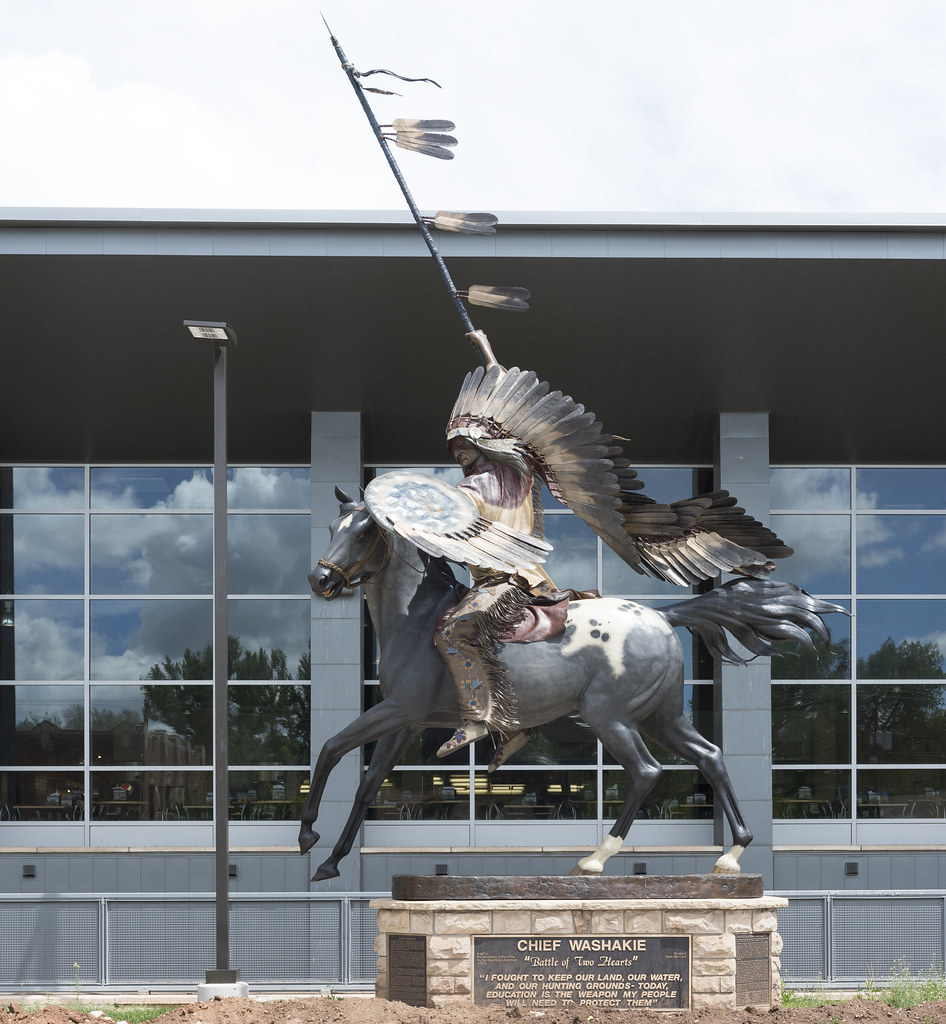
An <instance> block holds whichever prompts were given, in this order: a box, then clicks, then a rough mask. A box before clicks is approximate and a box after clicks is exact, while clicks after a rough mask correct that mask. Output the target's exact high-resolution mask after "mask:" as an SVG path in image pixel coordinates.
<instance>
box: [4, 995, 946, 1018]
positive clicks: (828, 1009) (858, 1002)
mask: <svg viewBox="0 0 946 1024" xmlns="http://www.w3.org/2000/svg"><path fill="white" fill-rule="evenodd" d="M119 1020H120V1018H119ZM157 1020H158V1022H159V1024H914V1022H915V1024H946V1001H943V1002H935V1003H921V1004H919V1005H918V1006H914V1007H912V1008H910V1009H907V1010H896V1009H893V1008H892V1007H890V1006H888V1005H887V1004H886V1003H880V1002H874V1001H872V1000H866V999H853V1000H848V1001H847V1002H844V1003H841V1004H838V1005H830V1006H820V1007H815V1008H785V1009H783V1008H781V1007H773V1008H771V1009H770V1008H768V1007H764V1008H762V1007H751V1006H750V1007H746V1008H745V1009H739V1010H719V1009H713V1010H701V1011H697V1012H692V1011H680V1012H676V1011H675V1012H671V1013H658V1012H655V1011H651V1010H598V1009H592V1008H590V1007H587V1006H586V1007H581V1006H572V1007H569V1008H567V1009H556V1010H548V1011H539V1010H527V1009H520V1008H518V1007H513V1008H511V1009H506V1008H503V1007H493V1006H489V1007H485V1006H484V1007H481V1006H457V1007H451V1008H448V1009H439V1010H428V1009H424V1008H422V1007H416V1006H407V1005H405V1004H404V1003H391V1002H387V1001H386V1000H384V999H373V998H368V999H364V998H348V999H345V998H342V999H333V998H328V999H321V998H311V999H309V998H306V999H276V1000H270V1001H262V1000H255V999H215V1000H213V1001H212V1002H207V1003H189V1004H188V1005H187V1006H182V1007H178V1008H176V1009H174V1010H169V1011H168V1012H167V1013H165V1014H164V1015H163V1016H161V1017H158V1018H157ZM111 1021H112V1018H110V1017H102V1016H97V1017H96V1016H93V1015H91V1014H88V1013H82V1012H80V1011H77V1010H72V1009H69V1008H68V1007H67V1006H55V1005H50V1006H44V1007H42V1008H40V1009H35V1008H31V1007H22V1008H21V1007H19V1006H17V1005H16V1004H12V1005H11V1004H4V1005H3V1006H2V1008H0V1024H111Z"/></svg>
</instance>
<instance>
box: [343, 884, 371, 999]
mask: <svg viewBox="0 0 946 1024" xmlns="http://www.w3.org/2000/svg"><path fill="white" fill-rule="evenodd" d="M368 902H369V901H368V900H352V901H351V908H350V912H349V920H350V922H351V932H350V944H349V948H350V950H351V953H350V956H349V968H348V970H349V980H350V981H351V982H352V983H353V984H358V983H359V982H361V983H365V984H373V983H374V980H375V978H376V977H377V974H378V954H377V953H376V952H375V948H374V940H375V938H376V937H377V934H378V912H377V911H376V910H372V909H371V908H370V907H369V906H368Z"/></svg>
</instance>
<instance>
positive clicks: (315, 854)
mask: <svg viewBox="0 0 946 1024" xmlns="http://www.w3.org/2000/svg"><path fill="white" fill-rule="evenodd" d="M361 479H362V451H361V414H360V413H357V412H314V413H312V559H311V561H312V565H315V563H316V562H317V561H318V560H319V559H320V558H321V557H322V555H323V554H324V553H325V551H326V550H327V548H328V543H329V532H328V526H329V523H331V522H332V520H333V519H334V518H335V517H336V516H337V515H338V499H337V498H336V497H335V487H336V485H337V486H338V487H340V488H341V489H342V490H343V491H345V493H346V494H348V495H349V496H350V497H352V498H353V499H354V500H355V501H357V500H358V496H359V488H360V487H361ZM363 607H364V601H363V596H362V592H361V591H360V590H355V591H354V592H352V593H350V594H349V593H346V594H344V595H342V596H341V597H338V598H336V599H335V600H334V601H323V600H322V598H320V597H315V596H314V595H313V597H312V633H311V636H312V760H313V762H314V761H315V759H316V757H318V753H319V750H320V749H321V747H322V744H323V743H324V742H325V741H326V740H327V739H328V738H329V737H330V736H333V735H334V734H335V733H337V732H339V731H340V730H341V729H343V728H344V727H345V726H346V725H348V724H349V723H350V722H351V721H352V720H353V719H355V718H357V716H358V715H360V714H361V699H362V698H361V691H362V688H363V685H364V669H363V665H362V650H363V647H364V644H363V640H362V638H363V628H362V615H363V612H362V609H363ZM360 780H361V751H360V750H353V751H352V752H351V753H350V754H347V755H346V756H345V757H344V758H342V760H341V762H340V763H339V765H338V766H337V767H336V768H335V770H334V771H333V772H332V776H331V778H330V779H329V783H328V786H327V788H326V790H325V796H324V798H323V800H322V807H321V810H320V812H319V818H318V821H317V822H316V826H315V827H316V831H317V832H319V833H320V835H321V839H320V840H319V842H318V843H317V844H316V846H315V847H314V848H313V849H312V851H311V853H310V854H309V860H310V864H311V867H312V871H311V872H310V874H312V873H314V872H315V869H316V868H317V867H318V865H319V864H321V863H322V861H324V860H325V858H326V857H327V856H328V854H329V852H330V851H331V848H332V847H333V846H334V845H335V841H336V840H337V839H338V837H339V835H340V833H341V831H342V826H343V825H344V823H345V820H346V819H347V817H348V812H349V811H350V809H351V805H352V801H353V799H354V796H355V790H356V789H357V787H358V783H359V782H360ZM339 870H340V871H341V874H340V875H339V877H338V878H336V879H333V880H331V881H329V882H318V883H315V884H314V885H313V888H317V889H319V890H320V891H327V890H330V891H335V892H345V891H350V890H355V891H358V890H360V889H361V858H360V856H359V853H358V844H357V843H356V844H355V846H354V847H353V848H352V852H351V854H350V855H349V856H348V857H346V858H345V859H344V860H343V861H342V862H341V864H340V865H339Z"/></svg>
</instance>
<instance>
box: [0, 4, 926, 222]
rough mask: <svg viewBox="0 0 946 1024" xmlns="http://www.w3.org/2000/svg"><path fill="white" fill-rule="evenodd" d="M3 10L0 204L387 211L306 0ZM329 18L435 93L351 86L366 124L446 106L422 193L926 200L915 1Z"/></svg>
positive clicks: (376, 61)
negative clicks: (450, 134) (369, 111)
mask: <svg viewBox="0 0 946 1024" xmlns="http://www.w3.org/2000/svg"><path fill="white" fill-rule="evenodd" d="M6 8H8V9H7V10H6V11H5V14H6V16H7V17H6V25H5V27H6V28H7V31H6V33H5V39H6V40H7V42H6V46H5V50H4V49H0V88H2V89H3V94H4V95H5V96H6V97H8V99H9V98H12V101H11V102H8V103H7V105H6V106H5V111H4V115H5V116H4V125H3V126H2V127H0V159H2V163H0V167H2V170H0V178H2V182H3V186H4V188H3V194H4V197H5V198H4V201H5V202H7V203H13V204H17V205H47V204H50V205H64V204H66V205H68V204H74V205H104V206H133V207H135V206H157V207H162V206H171V207H175V206H181V207H194V206H197V207H210V208H221V207H249V208H254V207H258V208H264V209H265V208H304V209H319V208H332V209H344V208H355V209H395V208H402V206H403V203H402V200H401V197H400V194H399V192H398V189H397V186H396V185H395V183H394V181H393V179H392V177H391V175H390V174H389V173H388V171H387V169H386V167H385V164H384V160H383V158H382V156H381V154H380V153H379V152H378V147H377V145H376V143H375V141H374V140H373V139H372V137H371V133H370V131H369V129H368V126H367V124H366V123H365V122H364V118H363V117H362V114H361V112H360V110H359V109H358V104H357V102H356V100H355V97H354V96H353V95H352V91H351V88H350V86H349V83H348V82H347V81H346V79H345V76H344V75H343V73H342V72H341V70H340V68H339V66H338V61H337V58H336V56H335V54H334V53H333V51H332V49H331V47H330V45H329V43H328V40H327V38H326V35H325V30H324V26H323V25H322V23H321V20H320V19H319V17H318V11H317V9H315V8H313V7H312V5H310V4H305V3H303V2H302V0H280V2H278V3H276V4H275V5H272V6H271V7H267V8H266V9H265V11H263V10H262V9H260V8H259V7H258V6H257V5H252V4H249V3H244V2H241V0H233V2H231V3H226V4H224V3H223V2H222V0H206V2H203V3H201V4H199V5H195V4H187V3H184V2H183V0H166V3H164V4H162V5H161V6H160V7H159V8H153V9H148V10H147V11H146V12H142V14H141V16H140V17H138V18H135V19H130V18H128V16H127V9H126V8H125V7H124V6H123V5H120V4H117V3H115V2H114V0H89V2H88V3H86V4H83V5H82V8H81V10H80V9H77V10H76V12H75V13H74V14H73V12H72V11H70V10H69V9H68V8H67V9H64V8H63V6H62V5H61V4H53V3H50V2H49V0H32V2H31V3H30V4H28V5H18V4H14V3H10V2H7V3H6ZM330 20H331V21H332V23H333V24H332V28H333V29H334V30H335V31H336V32H337V34H338V36H339V38H340V40H341V41H342V43H343V45H344V46H345V49H346V53H347V55H348V57H349V58H350V59H351V60H352V61H353V62H354V63H355V65H356V66H358V67H361V68H366V69H367V68H374V67H390V68H393V69H395V70H398V71H401V72H402V73H404V74H408V75H429V76H431V77H433V78H435V79H437V80H438V81H440V82H441V83H442V84H443V86H444V88H443V90H442V91H440V90H436V89H434V88H432V87H431V86H428V85H403V84H400V83H395V82H393V81H391V80H388V81H384V80H379V79H373V80H370V81H371V84H375V83H378V84H381V85H382V86H388V87H391V88H393V89H395V90H396V91H397V92H399V93H401V94H402V96H400V97H372V98H371V102H372V104H373V105H374V108H375V110H376V112H377V114H378V117H379V119H380V120H382V121H386V120H390V119H392V118H393V117H398V116H408V117H410V116H414V117H425V116H426V117H449V118H451V119H452V120H454V121H455V122H456V124H457V128H458V137H459V139H460V147H459V149H458V151H457V158H456V160H455V161H453V162H452V163H450V164H441V163H440V162H439V161H433V160H425V159H424V158H422V157H418V156H416V155H414V154H405V153H402V152H399V153H398V157H399V159H400V158H401V157H403V160H402V166H403V167H404V170H405V174H406V175H407V178H408V180H409V181H410V183H411V187H412V190H413V191H414V194H415V196H416V197H417V198H418V201H419V203H420V205H421V206H422V208H433V209H436V208H437V207H438V206H445V207H447V208H451V207H453V208H459V209H463V208H464V207H468V208H472V209H480V208H486V209H490V208H493V209H495V210H497V211H501V210H509V209H522V210H553V211H554V210H667V211H674V210H685V211H699V210H707V211H724V210H732V211H743V210H744V211H768V210H783V211H803V210H825V211H831V210H838V211H843V210H852V211H853V210H858V211H860V210H863V211H882V212H895V211H898V210H904V211H906V210H909V211H913V210H920V211H922V210H934V211H942V210H943V209H946V201H944V199H946V197H944V186H943V181H944V170H946V124H944V123H943V121H942V118H941V117H940V116H939V111H940V110H942V108H943V106H944V105H946V66H944V64H943V62H942V60H941V54H940V46H939V41H940V40H941V39H942V38H943V36H944V34H946V9H944V8H943V7H942V5H941V4H938V3H936V2H934V0H902V2H900V3H897V4H889V3H883V2H880V0H866V2H860V3H855V2H854V0H837V2H835V3H832V4H824V3H823V2H821V0H792V2H788V0H772V2H770V3H767V4H759V3H757V2H751V0H727V2H725V3H721V2H712V0H680V2H679V3H675V4H653V3H648V2H646V0H626V2H623V3H617V2H613V0H612V2H610V3H603V4H599V5H596V6H595V7H593V8H589V9H587V10H582V11H578V10H576V9H575V7H574V5H568V4H565V3H564V2H563V0H544V2H539V0H522V2H520V3H518V4H509V3H507V2H503V3H500V2H499V0H482V2H481V4H480V5H479V6H478V8H477V17H476V18H470V17H469V15H468V12H467V11H466V10H465V9H464V8H463V7H460V6H451V5H444V4H442V3H435V2H433V0H404V2H403V3H401V4H398V5H397V6H396V7H394V6H392V5H391V4H390V3H388V2H384V0H362V2H361V3H359V4H358V5H356V6H349V7H347V8H345V9H339V10H338V11H333V12H332V14H331V18H330ZM10 40H15V45H16V47H17V49H16V50H13V49H12V48H11V44H10V42H9V41H10ZM487 53H488V54H490V55H491V57H492V60H491V63H490V66H489V69H488V72H487V71H486V70H485V66H484V64H483V63H482V62H481V61H480V59H479V57H480V55H484V54H487Z"/></svg>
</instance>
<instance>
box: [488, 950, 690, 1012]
mask: <svg viewBox="0 0 946 1024" xmlns="http://www.w3.org/2000/svg"><path fill="white" fill-rule="evenodd" d="M473 1002H474V1003H475V1004H476V1005H478V1006H497V1005H498V1006H528V1007H534V1008H536V1009H540V1008H545V1007H549V1008H551V1007H559V1006H567V1005H568V1004H569V1003H578V1004H580V1005H582V1006H602V1007H613V1008H615V1009H628V1008H630V1007H638V1008H642V1009H648V1010H687V1009H689V1007H690V937H689V936H688V935H568V936H562V937H561V938H550V937H548V936H542V937H537V936H535V935H505V936H502V937H499V936H485V935H484V936H479V935H475V936H474V937H473Z"/></svg>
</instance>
